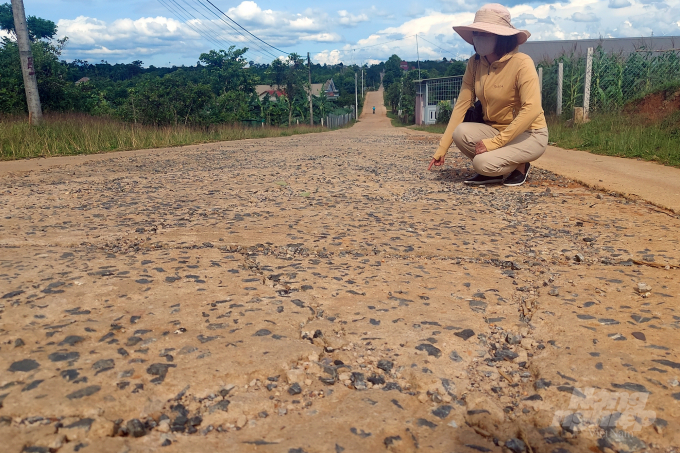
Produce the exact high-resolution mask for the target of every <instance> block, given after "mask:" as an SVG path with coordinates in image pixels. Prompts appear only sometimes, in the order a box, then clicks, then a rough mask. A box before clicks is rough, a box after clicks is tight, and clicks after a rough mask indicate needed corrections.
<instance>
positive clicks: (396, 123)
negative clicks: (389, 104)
mask: <svg viewBox="0 0 680 453" xmlns="http://www.w3.org/2000/svg"><path fill="white" fill-rule="evenodd" d="M387 117H388V118H389V119H390V121H392V127H406V126H408V124H405V123H402V122H401V120H400V119H399V117H398V116H397V114H396V113H392V112H390V111H389V110H388V111H387Z"/></svg>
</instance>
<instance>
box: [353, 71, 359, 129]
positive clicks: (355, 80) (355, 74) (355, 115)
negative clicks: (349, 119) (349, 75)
mask: <svg viewBox="0 0 680 453" xmlns="http://www.w3.org/2000/svg"><path fill="white" fill-rule="evenodd" d="M358 115H359V97H358V96H357V73H356V72H355V73H354V119H357V117H358Z"/></svg>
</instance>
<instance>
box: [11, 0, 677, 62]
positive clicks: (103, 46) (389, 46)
mask: <svg viewBox="0 0 680 453" xmlns="http://www.w3.org/2000/svg"><path fill="white" fill-rule="evenodd" d="M0 1H1V0H0ZM239 1H240V3H238V4H236V3H234V4H236V6H233V7H231V8H229V9H228V10H225V11H226V12H227V14H228V15H229V16H230V17H232V18H233V19H234V20H236V21H237V22H238V23H239V24H241V25H242V26H244V27H245V28H247V29H248V30H249V31H250V32H252V33H253V34H255V35H256V36H258V37H260V38H262V39H263V40H265V41H266V42H268V43H271V44H272V45H274V46H276V47H278V48H282V49H284V50H287V51H293V50H296V51H301V50H304V51H305V52H306V51H307V50H308V49H311V50H312V51H316V52H313V53H315V57H314V59H315V61H317V62H319V63H328V64H336V63H338V62H340V61H343V62H345V63H347V64H351V63H352V62H355V63H362V62H367V61H384V60H385V59H387V58H389V57H390V56H391V55H392V54H397V55H399V56H400V57H402V58H404V59H408V60H415V58H416V42H415V38H414V35H415V34H416V33H418V34H419V35H420V36H421V37H422V38H423V39H421V40H419V49H418V50H419V52H420V57H421V59H427V58H432V59H439V58H442V57H446V58H456V59H462V58H465V57H467V56H469V55H470V54H471V52H472V47H471V46H470V45H468V44H467V43H464V42H463V41H462V40H461V39H460V37H458V35H456V34H455V33H454V31H453V30H452V29H451V27H452V26H453V25H462V24H467V23H471V22H472V21H473V19H474V12H475V10H476V9H477V8H478V7H479V6H481V4H482V3H484V2H486V0H484V2H482V0H479V1H474V2H469V0H445V2H440V3H439V4H436V5H435V4H427V5H420V6H419V7H418V8H416V9H412V11H411V12H414V11H416V10H417V11H416V13H414V14H415V15H414V16H413V17H412V18H409V17H408V16H407V13H408V11H409V8H410V7H413V6H414V5H415V3H401V4H396V3H395V4H394V5H393V7H392V8H389V9H387V8H386V5H385V4H379V5H378V6H377V7H376V6H370V4H366V6H365V7H364V9H360V10H348V9H342V10H339V11H338V10H337V4H330V3H320V4H316V6H314V7H313V8H308V9H305V10H298V11H291V10H290V9H287V10H274V9H266V8H263V7H261V6H259V5H258V3H257V2H256V1H252V0H245V1H241V0H239ZM549 1H553V2H552V3H542V4H541V3H535V2H531V3H521V4H519V3H517V2H518V0H511V1H510V2H507V3H506V4H507V5H508V6H509V9H510V12H511V14H512V17H513V23H514V24H515V25H516V26H517V27H518V28H525V29H528V30H529V31H530V32H531V34H532V36H531V40H533V41H536V40H553V39H576V38H591V37H599V36H605V37H607V36H611V37H627V36H649V35H651V34H652V32H653V33H654V35H655V36H656V35H680V22H678V17H680V0H560V1H554V0H549ZM435 7H436V8H438V10H434V9H432V8H435ZM282 8H283V7H282ZM428 8H429V9H428ZM168 14H169V15H170V16H171V17H163V16H155V17H142V18H138V19H135V18H126V19H119V20H114V21H110V20H109V21H103V20H100V19H97V18H93V17H86V16H79V17H77V18H75V19H62V20H60V21H59V22H58V27H59V36H60V37H62V36H68V37H69V38H70V40H69V44H68V45H67V47H66V50H65V53H64V57H65V58H67V59H71V58H83V57H86V56H87V58H90V59H96V57H97V56H101V57H102V58H105V57H110V58H111V59H117V61H131V60H134V59H138V55H139V56H143V55H168V57H165V56H164V57H162V58H163V60H165V59H166V58H167V59H170V60H175V61H174V62H176V61H177V57H178V56H182V57H183V56H184V55H187V56H190V57H187V58H184V57H183V58H184V60H182V61H194V62H195V61H196V59H197V58H198V55H200V53H201V52H205V51H207V50H208V49H210V48H217V47H218V45H217V44H215V43H214V42H211V41H209V40H206V39H205V38H204V37H203V36H202V35H201V34H200V33H199V31H201V32H205V29H206V28H207V29H208V30H211V34H212V35H213V36H217V37H218V39H220V40H224V43H221V44H220V45H219V46H220V48H226V47H228V45H229V44H228V43H234V44H237V45H238V46H247V47H249V48H250V49H251V52H249V54H248V57H249V58H250V59H253V60H255V61H257V62H268V61H271V60H272V59H273V58H274V57H273V56H271V55H269V54H263V53H262V52H261V53H258V52H257V50H258V49H257V45H256V43H253V42H251V41H248V40H247V39H246V38H245V37H244V36H242V35H241V34H237V33H235V32H234V31H233V30H232V29H230V28H229V27H228V26H227V25H226V24H225V23H224V22H222V21H221V20H217V19H215V20H214V21H210V20H206V19H205V17H203V16H201V15H199V14H198V13H196V12H194V16H195V17H196V18H198V19H194V20H192V21H190V22H188V23H185V22H183V21H181V20H179V19H180V18H177V19H175V18H172V17H174V16H173V13H168ZM395 17H401V18H403V20H400V19H397V18H395ZM357 25H358V26H357ZM346 36H348V37H351V38H352V40H351V41H348V40H346ZM395 40H396V41H395ZM328 43H336V44H334V45H333V47H335V48H333V47H332V46H331V45H329V44H328ZM260 44H261V43H260ZM319 49H326V50H323V51H320V52H319ZM353 49H356V50H353ZM269 51H271V52H272V53H274V54H275V55H277V56H278V55H279V52H276V51H274V50H272V49H269ZM116 55H119V57H116ZM158 58H161V57H158ZM143 59H144V60H145V61H147V60H148V59H149V58H143ZM174 62H173V63H174ZM166 64H167V63H166Z"/></svg>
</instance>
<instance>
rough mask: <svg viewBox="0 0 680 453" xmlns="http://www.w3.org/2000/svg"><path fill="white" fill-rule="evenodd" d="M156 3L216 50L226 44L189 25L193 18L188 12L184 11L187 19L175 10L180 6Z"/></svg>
mask: <svg viewBox="0 0 680 453" xmlns="http://www.w3.org/2000/svg"><path fill="white" fill-rule="evenodd" d="M158 2H159V3H160V4H162V5H163V6H165V7H166V8H167V9H168V10H169V11H170V12H171V13H173V14H175V15H176V16H177V17H179V18H180V19H181V20H182V21H184V23H185V24H186V25H187V27H189V28H191V29H192V30H193V31H194V32H196V34H198V35H200V36H203V37H204V38H205V39H207V40H208V41H210V42H212V43H213V44H215V45H216V46H217V47H218V48H220V47H222V46H223V45H224V44H225V43H226V41H222V42H221V43H220V42H219V41H218V39H217V38H214V37H212V36H211V35H210V34H209V33H205V31H201V30H199V29H198V27H195V26H194V25H193V24H192V23H191V19H195V17H193V16H191V15H190V14H189V13H188V11H186V10H185V12H186V14H187V15H188V17H187V16H185V15H184V14H182V13H181V12H180V10H179V9H176V8H181V7H182V6H181V5H176V4H175V3H174V1H173V0H158ZM170 2H172V6H171V4H170ZM182 9H183V8H182ZM190 18H191V19H190ZM199 23H200V21H199Z"/></svg>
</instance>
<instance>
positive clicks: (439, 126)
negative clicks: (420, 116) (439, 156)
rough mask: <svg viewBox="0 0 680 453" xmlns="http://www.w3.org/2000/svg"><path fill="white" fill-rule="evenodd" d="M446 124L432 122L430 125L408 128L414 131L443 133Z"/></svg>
mask: <svg viewBox="0 0 680 453" xmlns="http://www.w3.org/2000/svg"><path fill="white" fill-rule="evenodd" d="M446 126H448V124H432V125H431V126H410V127H409V129H413V130H416V131H424V132H430V133H432V134H443V133H444V131H445V130H446Z"/></svg>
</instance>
